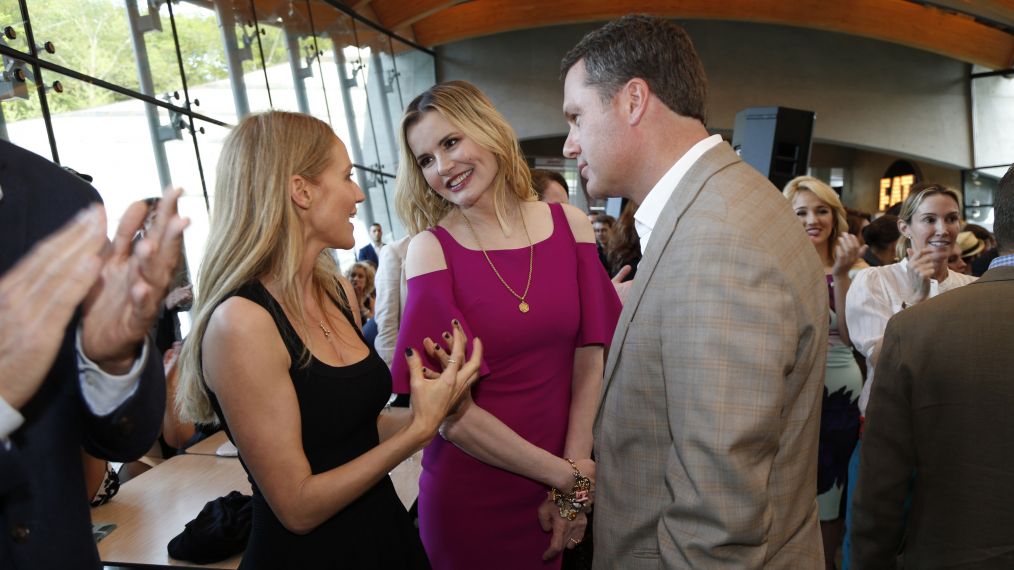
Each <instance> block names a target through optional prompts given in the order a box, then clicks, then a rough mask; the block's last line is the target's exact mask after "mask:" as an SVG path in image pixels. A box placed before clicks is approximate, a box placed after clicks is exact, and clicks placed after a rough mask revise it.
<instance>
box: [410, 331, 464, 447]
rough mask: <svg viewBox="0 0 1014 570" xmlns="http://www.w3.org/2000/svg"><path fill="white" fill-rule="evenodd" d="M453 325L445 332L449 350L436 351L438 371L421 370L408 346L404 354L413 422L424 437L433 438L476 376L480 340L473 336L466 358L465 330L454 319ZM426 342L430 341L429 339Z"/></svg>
mask: <svg viewBox="0 0 1014 570" xmlns="http://www.w3.org/2000/svg"><path fill="white" fill-rule="evenodd" d="M452 325H453V326H452V330H453V334H449V333H444V335H445V338H446V339H449V341H450V345H451V348H450V354H448V352H447V350H446V349H443V350H440V351H438V352H437V354H438V356H437V358H438V359H439V361H440V364H441V366H442V367H443V371H442V372H440V373H439V374H438V373H436V372H434V371H432V370H424V369H423V366H422V360H420V358H419V354H418V353H417V352H416V351H414V350H412V349H408V351H407V352H408V354H407V355H406V358H407V359H408V368H409V373H410V375H411V376H410V384H411V391H412V423H413V424H417V425H419V426H420V427H421V428H422V429H423V430H424V433H425V434H427V440H428V439H432V437H433V436H434V435H435V434H436V432H437V429H438V428H439V427H440V424H441V423H442V422H443V421H444V419H445V418H446V417H447V414H448V413H450V412H451V410H454V409H455V408H456V407H457V406H458V404H459V402H460V401H461V400H462V398H463V397H464V396H465V394H467V393H468V391H469V390H470V389H471V387H472V384H474V383H475V381H476V380H477V379H478V378H479V365H480V363H481V362H482V341H480V340H479V339H478V338H474V339H472V356H471V358H469V359H468V360H467V361H466V360H465V332H464V331H463V330H462V328H461V324H460V323H458V322H457V321H454V323H452ZM427 340H429V339H427ZM429 344H430V345H432V342H430V343H429Z"/></svg>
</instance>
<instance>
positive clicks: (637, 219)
mask: <svg viewBox="0 0 1014 570" xmlns="http://www.w3.org/2000/svg"><path fill="white" fill-rule="evenodd" d="M720 142H722V136H721V135H711V136H710V137H708V138H706V139H703V140H701V141H698V142H697V144H695V145H694V146H692V147H690V150H688V151H687V152H686V153H685V154H684V155H683V156H681V157H680V158H679V160H677V161H676V163H675V164H673V165H672V168H670V169H669V171H668V172H666V173H665V174H664V175H663V176H662V178H660V179H659V181H658V182H656V183H655V186H654V187H653V188H652V189H651V191H650V192H648V195H647V196H645V197H644V201H643V202H641V205H640V206H639V207H638V208H637V212H635V213H634V229H635V230H637V237H638V238H640V240H641V255H644V252H645V251H647V249H648V239H649V238H650V237H651V230H653V229H654V228H655V222H657V221H658V217H659V215H661V214H662V208H664V207H665V205H666V204H667V203H668V202H669V197H670V196H672V193H673V191H674V190H676V186H678V185H679V183H680V182H681V181H682V180H683V177H684V176H686V174H687V172H688V171H689V170H690V167H692V166H693V165H694V163H695V162H697V160H698V159H699V158H701V157H702V156H704V153H706V152H708V151H709V150H711V149H712V148H713V147H715V146H717V145H718V143H720Z"/></svg>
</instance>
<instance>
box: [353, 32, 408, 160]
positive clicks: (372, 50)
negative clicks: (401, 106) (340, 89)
mask: <svg viewBox="0 0 1014 570" xmlns="http://www.w3.org/2000/svg"><path fill="white" fill-rule="evenodd" d="M355 32H356V40H357V42H358V45H359V49H358V56H359V61H358V65H359V74H358V77H357V80H358V82H359V84H360V85H361V87H362V89H363V90H364V91H365V92H366V99H367V100H366V109H367V114H366V118H367V119H368V120H367V122H366V124H365V125H364V126H365V127H366V128H364V129H363V131H362V135H361V136H362V139H361V140H362V142H363V158H364V160H366V166H369V167H370V168H374V169H376V170H380V171H381V172H388V173H392V174H393V173H394V172H395V171H397V168H398V151H397V148H398V146H397V143H396V140H395V137H396V136H397V135H396V133H397V127H396V126H395V125H396V124H397V123H395V117H394V116H393V115H392V110H391V105H390V100H389V99H388V91H389V89H390V86H391V84H392V80H391V79H392V75H391V73H389V70H388V69H387V67H386V66H385V65H384V59H383V58H382V57H381V54H382V53H383V52H384V50H385V49H388V47H387V46H388V45H389V44H388V39H387V36H385V35H382V34H380V33H378V32H376V31H374V30H373V29H372V28H369V27H367V26H362V25H358V24H356V26H355ZM390 72H393V69H392V70H390ZM398 116H399V118H400V113H399V115H398Z"/></svg>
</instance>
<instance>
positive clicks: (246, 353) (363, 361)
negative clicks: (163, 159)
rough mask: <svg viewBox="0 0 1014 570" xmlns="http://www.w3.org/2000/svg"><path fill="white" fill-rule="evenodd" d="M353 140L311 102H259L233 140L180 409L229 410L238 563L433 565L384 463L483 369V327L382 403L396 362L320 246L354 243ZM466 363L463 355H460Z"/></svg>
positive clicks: (394, 461) (424, 438) (192, 412)
mask: <svg viewBox="0 0 1014 570" xmlns="http://www.w3.org/2000/svg"><path fill="white" fill-rule="evenodd" d="M363 199H364V196H363V193H362V191H361V190H360V189H359V187H358V186H357V185H356V184H355V182H353V180H352V163H351V161H350V160H349V156H348V152H347V151H346V149H345V145H344V144H342V142H341V141H340V140H338V138H337V137H336V136H335V135H334V132H333V131H332V130H331V128H330V127H329V126H328V125H327V124H325V123H323V122H321V121H319V120H317V119H315V118H312V117H309V116H306V115H298V114H295V113H284V112H269V113H264V114H259V115H251V116H248V117H246V118H245V119H243V121H242V122H240V124H239V125H238V126H237V127H236V128H235V129H233V131H232V132H231V133H230V134H229V136H228V137H227V138H226V141H225V145H224V146H223V148H222V154H221V158H220V159H219V163H218V170H217V182H216V186H215V207H214V209H213V210H212V212H211V235H210V236H209V238H208V249H207V251H206V253H205V256H204V262H203V264H202V267H201V272H200V280H199V282H198V295H197V300H196V305H195V310H196V315H197V316H196V319H195V321H194V325H193V329H192V331H191V333H190V336H189V337H188V339H187V342H186V343H185V344H184V346H183V352H182V355H181V356H180V363H181V366H182V368H181V374H180V383H179V385H180V388H179V392H178V396H177V397H178V401H179V405H180V406H181V408H182V415H183V416H184V418H186V419H188V420H191V421H195V422H201V423H215V422H218V421H219V420H221V422H222V423H223V424H224V427H225V429H226V432H227V433H228V434H229V437H230V439H232V441H233V442H234V443H235V444H236V446H237V448H238V449H239V454H240V458H241V459H242V460H243V465H244V467H245V468H246V469H247V471H248V473H249V474H250V476H251V478H252V481H253V483H254V485H253V500H252V505H253V522H252V530H251V534H250V539H249V542H248V545H247V550H246V553H245V554H244V556H243V562H242V564H241V566H240V567H241V568H243V569H250V568H253V569H256V568H270V569H279V568H281V569H285V568H293V569H297V568H298V569H304V568H397V569H400V568H427V567H428V562H427V560H426V557H425V554H424V552H423V550H422V547H421V545H420V544H419V540H418V537H417V535H416V531H415V529H414V528H413V525H412V521H411V520H410V519H409V517H408V514H407V512H406V511H405V508H404V506H403V505H402V504H401V501H400V500H399V499H398V496H397V494H396V493H395V491H394V486H393V484H392V483H391V480H390V478H389V477H388V475H387V474H388V472H390V471H391V470H392V469H394V467H395V466H397V465H398V464H399V463H400V462H401V461H403V460H404V459H405V458H407V457H409V456H410V455H411V454H412V453H414V452H416V451H417V450H419V449H420V448H422V447H423V446H424V445H426V443H427V442H429V440H430V439H432V437H433V436H434V435H435V434H436V431H437V428H438V426H439V424H440V422H441V421H443V419H444V417H445V416H446V415H447V411H448V409H450V407H451V406H453V405H455V404H456V402H457V401H458V399H459V397H460V395H461V394H462V393H463V392H464V391H465V390H467V387H468V385H469V379H470V378H473V377H474V375H475V371H476V370H477V368H478V361H479V360H478V359H479V358H480V357H481V354H482V349H481V345H480V344H479V343H478V341H477V340H476V341H475V345H474V347H473V350H472V354H473V356H472V360H469V361H468V362H465V358H464V354H463V353H464V342H465V341H464V337H463V336H462V333H461V331H460V327H451V326H450V325H451V323H450V322H449V320H448V322H447V323H445V324H446V325H447V326H448V328H450V329H451V330H452V331H453V342H452V343H450V344H451V345H452V348H451V351H452V357H454V360H456V362H455V363H451V364H449V365H448V367H447V368H446V370H445V371H444V373H443V375H441V376H440V377H439V378H438V379H437V378H435V377H434V375H432V374H431V375H430V379H424V378H423V373H422V369H421V365H420V361H419V358H418V356H417V355H413V354H414V353H413V351H411V350H409V351H407V352H408V353H409V357H408V362H409V369H410V370H411V377H412V379H411V384H412V404H413V408H412V411H411V412H409V411H407V410H405V411H404V413H403V414H400V415H395V414H393V413H392V414H389V413H381V411H382V410H383V408H384V404H385V403H386V402H387V400H388V396H389V395H390V393H391V378H390V374H389V372H388V369H387V366H385V365H384V363H383V361H381V360H380V358H379V357H378V356H377V355H376V353H375V352H374V351H373V350H372V349H371V348H370V347H368V346H367V345H366V344H365V342H364V341H363V337H362V335H361V333H360V331H359V325H360V323H359V322H358V319H359V315H358V312H357V311H355V307H357V306H358V302H357V301H356V296H355V293H354V291H353V289H352V287H351V286H350V285H349V283H348V282H346V281H344V280H343V279H341V278H339V277H338V276H337V267H335V264H334V262H333V260H332V259H331V257H330V256H329V255H328V254H327V253H326V252H325V248H342V249H348V248H351V247H352V246H353V245H354V239H353V237H352V223H351V221H350V220H349V218H351V217H353V216H354V215H355V213H356V204H357V203H359V202H362V201H363ZM459 366H460V368H459Z"/></svg>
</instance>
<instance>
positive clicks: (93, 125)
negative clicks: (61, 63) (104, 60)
mask: <svg viewBox="0 0 1014 570" xmlns="http://www.w3.org/2000/svg"><path fill="white" fill-rule="evenodd" d="M43 73H44V75H43V77H44V78H45V79H46V80H47V81H49V80H52V81H60V82H61V84H62V85H63V92H62V93H59V94H53V95H51V97H52V99H53V100H59V99H60V98H73V97H78V96H80V94H81V93H82V92H84V91H85V90H86V89H88V88H92V87H93V86H91V85H88V84H86V83H83V82H80V81H78V80H76V79H73V78H70V77H67V76H62V75H60V74H56V73H53V72H46V71H44V72H43ZM149 111H154V119H155V121H157V124H158V125H160V126H161V127H160V128H159V129H158V132H159V137H160V138H161V139H164V141H165V142H164V143H162V144H158V145H154V144H153V142H152V134H151V129H149V118H148V114H147V113H148V112H149ZM181 121H184V119H182V118H180V117H178V116H176V117H173V116H171V114H170V113H169V112H168V111H166V110H164V109H161V108H159V107H156V106H154V105H151V104H149V103H145V102H143V101H139V100H136V99H126V100H123V101H118V102H115V103H108V104H101V105H94V106H90V107H86V108H84V109H78V110H75V111H63V112H57V113H53V114H52V123H53V134H54V136H55V137H56V140H57V149H58V151H59V153H60V162H61V164H63V165H64V166H69V167H71V168H73V169H75V170H77V171H79V172H83V173H86V174H90V175H91V176H92V177H93V178H94V181H93V182H92V184H93V185H94V186H95V188H96V189H98V191H99V193H100V194H101V195H102V199H103V201H105V204H106V211H107V213H108V219H109V232H110V235H112V234H113V232H115V229H116V226H117V224H118V223H119V219H120V216H121V215H122V214H123V212H124V210H126V208H127V207H128V206H129V205H130V204H131V203H132V202H134V201H136V200H141V199H143V198H147V197H151V196H159V195H161V193H162V178H161V177H160V175H159V161H158V160H156V158H155V156H156V152H159V151H160V150H161V149H162V148H164V149H165V154H166V156H167V157H168V156H169V155H170V153H171V152H172V154H173V155H174V158H173V162H171V163H169V162H166V163H163V164H164V165H165V166H167V167H168V166H171V169H165V170H164V173H165V174H169V172H172V173H177V172H179V173H183V172H189V171H194V172H196V169H197V166H196V164H197V162H196V158H195V157H194V151H193V142H192V140H191V139H190V137H189V133H188V132H187V130H186V126H185V121H184V123H183V125H182V126H181V124H180V123H181ZM177 137H178V138H177ZM177 149H179V152H178V153H177V152H176V150H177ZM188 151H189V152H188ZM167 161H168V158H167ZM166 182H170V181H169V180H167V181H166ZM198 191H199V188H198Z"/></svg>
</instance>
